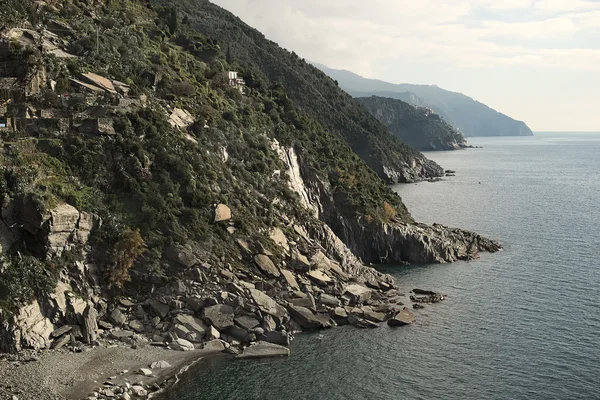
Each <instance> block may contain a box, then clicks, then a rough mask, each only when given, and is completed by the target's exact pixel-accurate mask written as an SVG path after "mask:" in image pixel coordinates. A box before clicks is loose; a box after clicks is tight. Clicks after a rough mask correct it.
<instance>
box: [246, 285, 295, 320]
mask: <svg viewBox="0 0 600 400" xmlns="http://www.w3.org/2000/svg"><path fill="white" fill-rule="evenodd" d="M250 296H251V297H252V300H254V302H255V303H256V305H257V306H258V308H259V309H260V310H261V311H262V312H264V313H267V314H269V315H272V316H273V317H275V318H277V319H279V320H280V321H281V320H282V319H283V317H284V316H285V315H286V314H287V313H286V311H285V308H283V307H282V306H281V305H279V304H278V303H277V302H276V301H275V300H273V299H272V298H270V297H269V296H267V295H266V294H265V293H264V292H261V291H260V290H258V289H250Z"/></svg>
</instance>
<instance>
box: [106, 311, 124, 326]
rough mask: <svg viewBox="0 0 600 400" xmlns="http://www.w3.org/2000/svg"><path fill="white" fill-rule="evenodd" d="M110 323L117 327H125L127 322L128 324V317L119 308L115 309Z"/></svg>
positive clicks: (111, 314)
mask: <svg viewBox="0 0 600 400" xmlns="http://www.w3.org/2000/svg"><path fill="white" fill-rule="evenodd" d="M109 318H110V321H111V322H112V323H113V324H115V325H116V326H123V325H124V324H125V322H127V316H125V314H123V313H122V312H121V310H119V309H118V308H115V309H114V310H113V311H112V312H111V313H110V316H109Z"/></svg>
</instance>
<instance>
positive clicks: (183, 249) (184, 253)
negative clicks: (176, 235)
mask: <svg viewBox="0 0 600 400" xmlns="http://www.w3.org/2000/svg"><path fill="white" fill-rule="evenodd" d="M165 257H166V258H167V260H169V261H171V262H173V263H175V264H178V265H180V266H182V267H186V268H191V267H193V266H194V265H196V264H198V259H197V258H196V256H195V255H194V253H193V252H192V249H191V248H190V247H188V246H181V245H179V244H173V245H171V246H169V247H168V248H167V250H166V251H165Z"/></svg>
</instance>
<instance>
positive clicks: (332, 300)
mask: <svg viewBox="0 0 600 400" xmlns="http://www.w3.org/2000/svg"><path fill="white" fill-rule="evenodd" d="M319 303H320V304H323V305H326V306H330V307H339V306H340V304H342V302H341V301H340V299H338V298H336V297H333V296H331V295H328V294H325V293H323V294H321V296H319Z"/></svg>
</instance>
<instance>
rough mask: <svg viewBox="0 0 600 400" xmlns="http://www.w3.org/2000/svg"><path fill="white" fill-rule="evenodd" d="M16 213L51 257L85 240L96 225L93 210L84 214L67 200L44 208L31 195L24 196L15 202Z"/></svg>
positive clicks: (20, 221) (19, 220) (22, 223)
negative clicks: (17, 202)
mask: <svg viewBox="0 0 600 400" xmlns="http://www.w3.org/2000/svg"><path fill="white" fill-rule="evenodd" d="M15 216H16V219H17V220H18V222H19V224H20V225H21V226H22V227H23V229H25V230H26V231H28V232H29V233H31V234H32V235H35V236H36V237H37V242H38V243H40V244H42V245H43V247H44V249H43V250H44V251H45V253H46V255H47V256H50V257H52V256H55V255H60V254H61V253H62V252H63V251H64V250H66V249H70V248H72V247H73V245H76V244H85V243H86V242H87V238H88V236H89V233H90V231H91V230H92V229H93V227H94V217H93V216H92V215H91V214H85V215H82V213H80V212H79V210H77V209H76V208H75V207H73V206H71V205H69V204H67V203H61V204H58V205H57V206H56V207H54V208H53V209H51V210H50V211H49V212H43V211H40V209H39V208H38V207H37V204H36V203H35V202H34V201H32V200H31V199H30V198H24V199H22V201H21V202H20V204H18V205H17V206H16V211H15Z"/></svg>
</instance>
